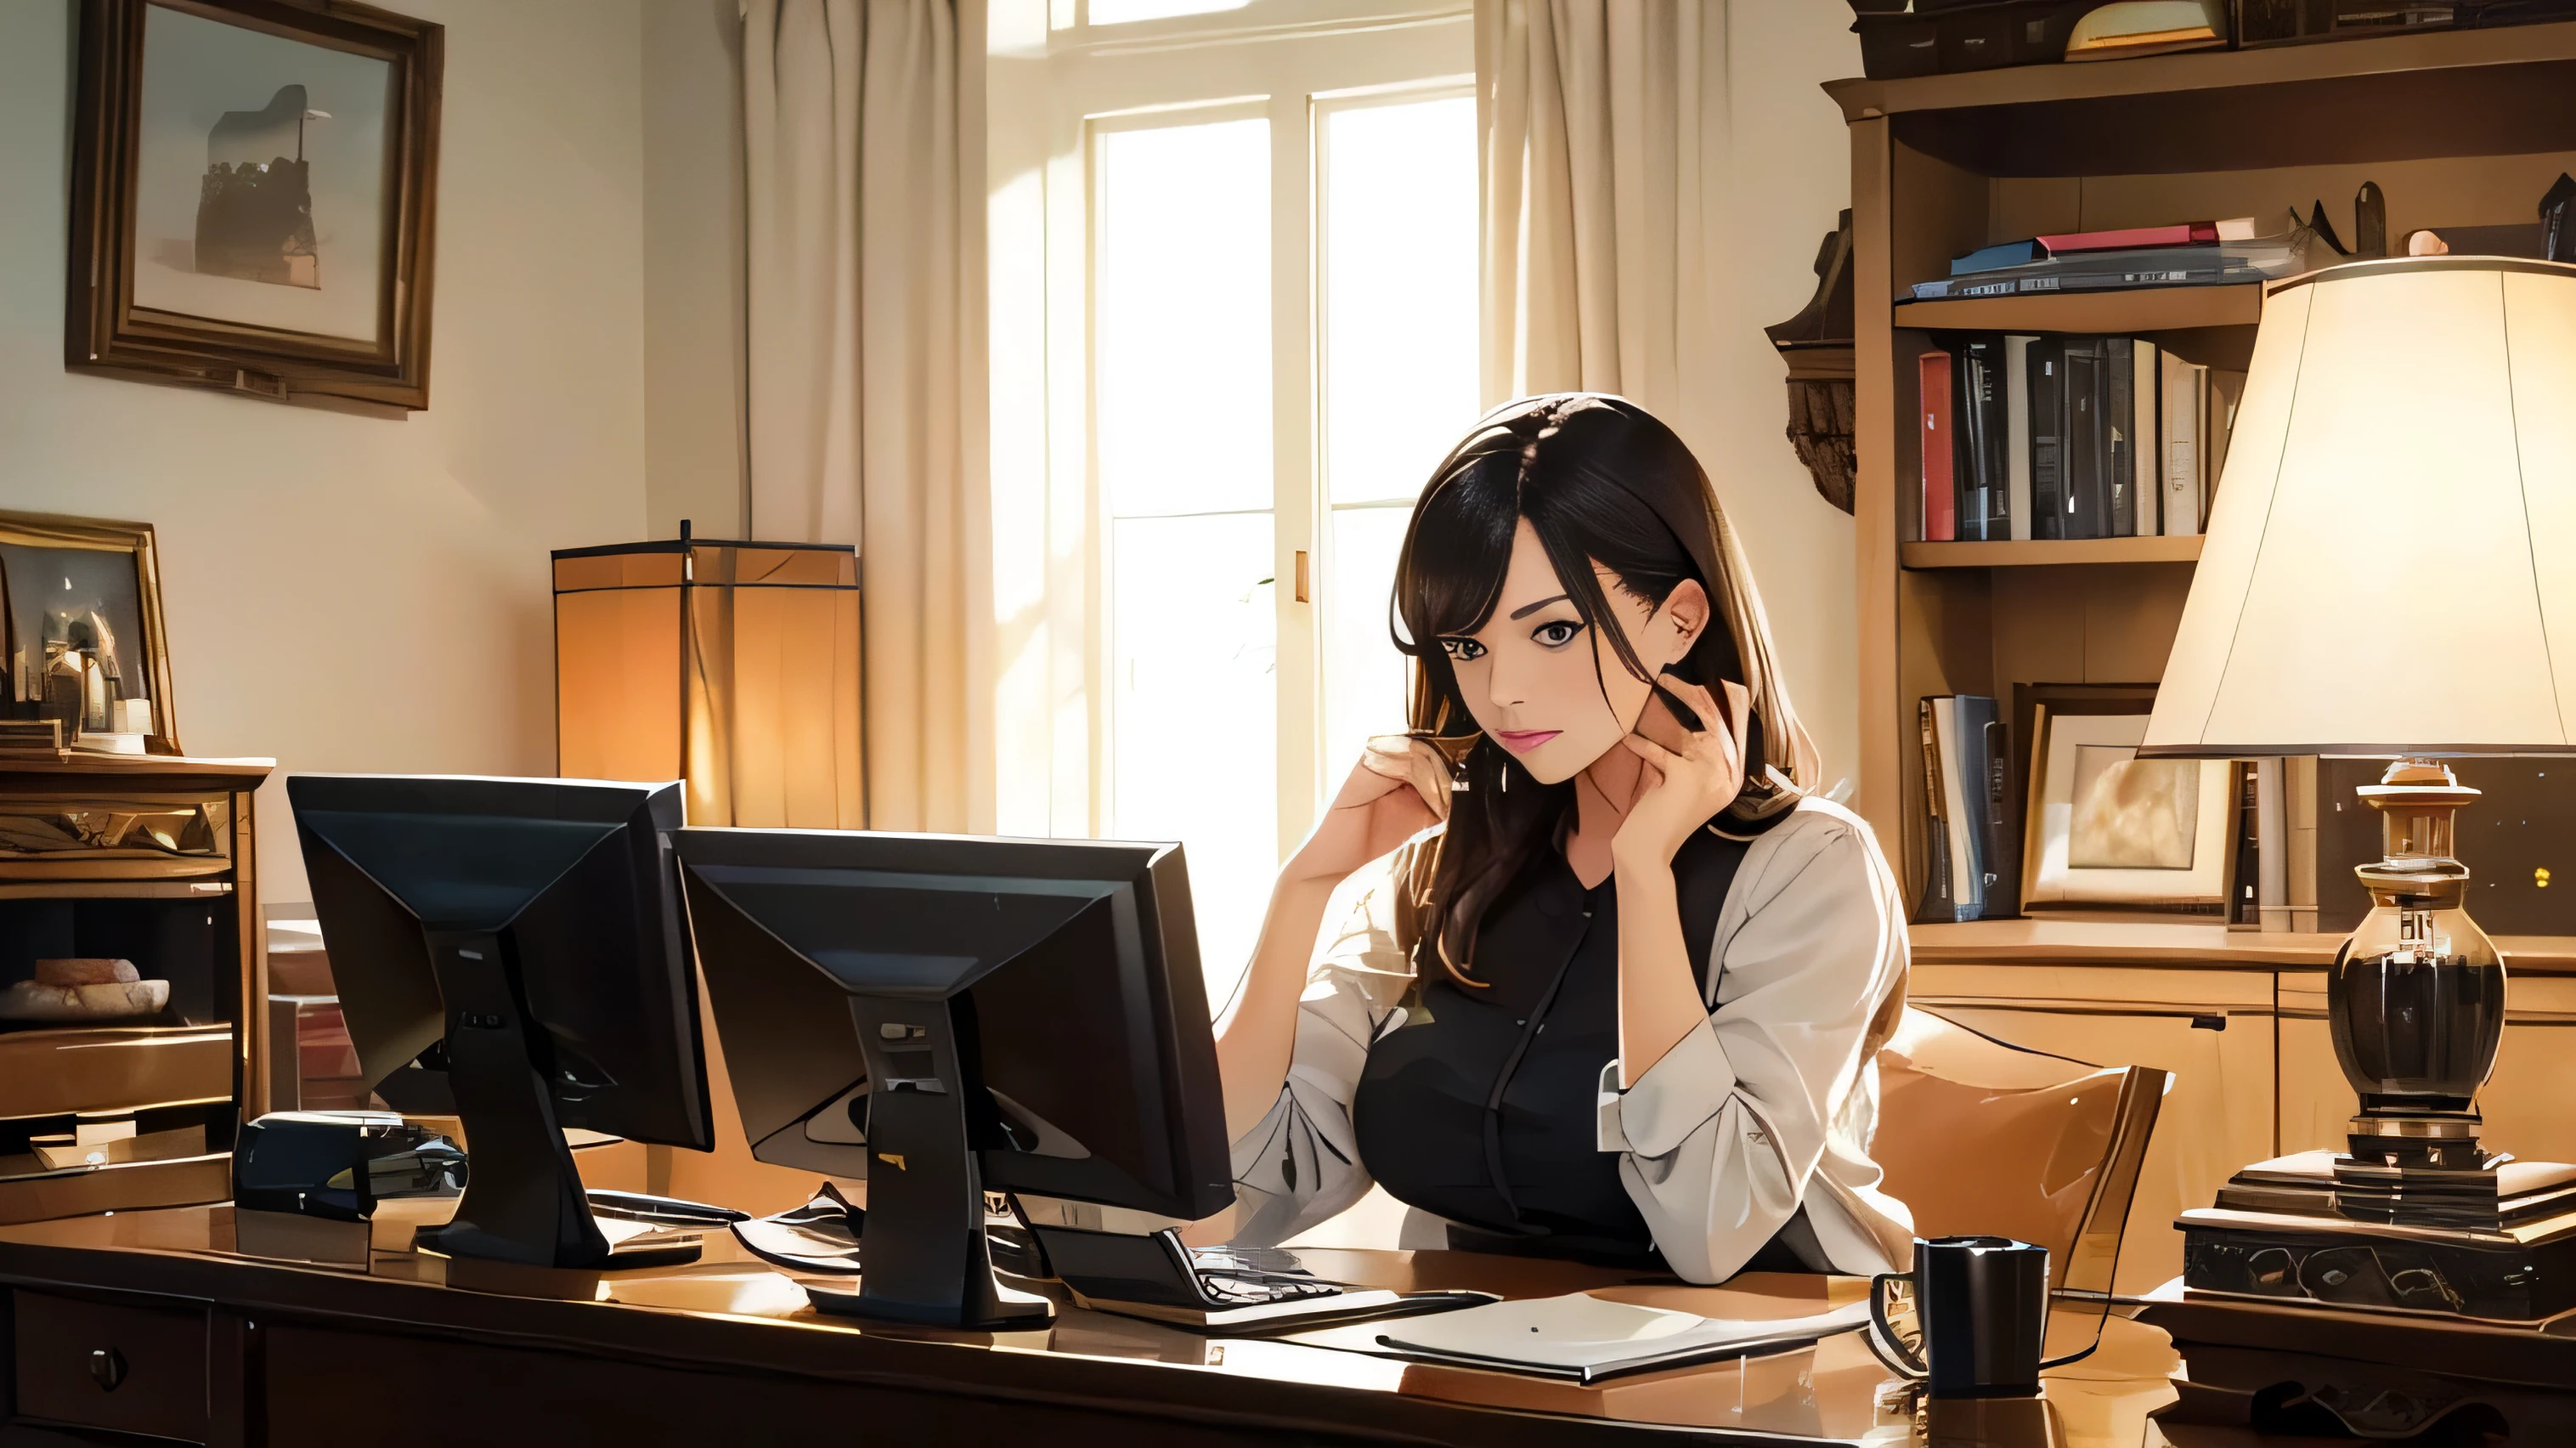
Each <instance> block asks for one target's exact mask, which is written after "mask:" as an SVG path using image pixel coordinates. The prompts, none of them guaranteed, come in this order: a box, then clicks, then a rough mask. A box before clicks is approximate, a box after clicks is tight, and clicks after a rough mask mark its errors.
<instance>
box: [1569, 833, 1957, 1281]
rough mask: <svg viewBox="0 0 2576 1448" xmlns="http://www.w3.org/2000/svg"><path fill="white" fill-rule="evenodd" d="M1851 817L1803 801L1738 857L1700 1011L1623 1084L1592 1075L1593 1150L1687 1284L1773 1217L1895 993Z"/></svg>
mask: <svg viewBox="0 0 2576 1448" xmlns="http://www.w3.org/2000/svg"><path fill="white" fill-rule="evenodd" d="M1864 828H1865V827H1864V826H1861V825H1860V824H1859V823H1858V822H1857V821H1856V820H1853V819H1852V818H1851V817H1850V816H1849V815H1847V814H1844V813H1843V812H1842V811H1840V810H1838V809H1833V808H1831V807H1824V808H1815V809H1809V808H1806V807H1802V808H1801V810H1800V812H1799V814H1798V815H1796V816H1793V817H1792V818H1791V819H1789V820H1787V821H1783V822H1782V823H1781V824H1780V825H1779V826H1777V827H1775V829H1774V831H1773V832H1772V833H1773V836H1774V838H1765V839H1764V840H1763V841H1761V844H1762V845H1766V846H1771V848H1757V849H1756V850H1754V851H1751V852H1748V854H1747V856H1746V859H1745V863H1744V874H1743V875H1742V876H1741V877H1739V878H1738V880H1737V881H1736V883H1735V886H1734V888H1733V889H1731V890H1730V891H1729V892H1728V900H1727V904H1726V907H1725V909H1724V911H1723V912H1722V913H1721V914H1720V916H1719V919H1718V928H1717V938H1716V941H1715V943H1714V945H1713V947H1712V949H1711V951H1710V955H1709V959H1710V962H1711V967H1710V972H1709V974H1710V977H1711V989H1710V997H1711V1000H1712V1005H1711V1009H1710V1014H1709V1017H1708V1019H1707V1020H1705V1021H1703V1022H1700V1023H1699V1024H1698V1025H1696V1026H1694V1027H1693V1028H1692V1030H1691V1032H1690V1034H1688V1035H1686V1036H1684V1037H1683V1038H1682V1039H1681V1041H1680V1042H1679V1043H1678V1044H1676V1045H1675V1046H1674V1047H1673V1048H1672V1049H1671V1050H1670V1051H1669V1052H1667V1053H1666V1054H1665V1055H1664V1057H1663V1058H1662V1059H1661V1060H1659V1061H1657V1062H1656V1063H1655V1064H1654V1065H1653V1066H1652V1067H1651V1068H1649V1069H1648V1070H1647V1071H1646V1073H1645V1074H1644V1075H1643V1076H1642V1077H1640V1078H1639V1079H1638V1080H1637V1083H1636V1084H1635V1085H1634V1086H1633V1087H1631V1088H1630V1089H1629V1090H1627V1091H1625V1092H1622V1091H1619V1090H1618V1089H1617V1085H1618V1080H1619V1075H1618V1063H1617V1062H1615V1061H1614V1062H1612V1063H1611V1064H1610V1066H1609V1067H1608V1068H1607V1069H1605V1070H1604V1071H1603V1072H1602V1075H1601V1090H1600V1096H1599V1129H1600V1141H1599V1145H1600V1147H1601V1149H1602V1150H1604V1151H1615V1152H1619V1153H1621V1160H1620V1164H1619V1175H1620V1179H1621V1180H1622V1181H1623V1182H1625V1183H1626V1185H1627V1188H1628V1194H1629V1196H1630V1197H1631V1198H1632V1199H1633V1200H1634V1201H1635V1202H1636V1204H1637V1208H1638V1210H1639V1211H1640V1212H1641V1213H1643V1214H1644V1216H1645V1218H1646V1222H1647V1225H1648V1226H1650V1227H1651V1228H1652V1229H1653V1231H1654V1235H1655V1245H1656V1246H1657V1247H1658V1248H1659V1249H1660V1250H1661V1251H1662V1253H1663V1256H1664V1260H1665V1262H1666V1263H1667V1264H1668V1265H1670V1266H1671V1268H1672V1269H1673V1270H1674V1271H1675V1272H1677V1273H1679V1274H1680V1275H1681V1276H1683V1277H1684V1278H1687V1279H1689V1280H1691V1281H1694V1282H1718V1281H1722V1280H1724V1279H1725V1278H1727V1277H1730V1276H1732V1275H1734V1273H1735V1272H1736V1271H1737V1270H1738V1269H1739V1268H1741V1267H1742V1266H1743V1265H1744V1263H1745V1261H1746V1260H1747V1259H1749V1258H1751V1257H1752V1255H1753V1254H1754V1253H1755V1252H1757V1251H1759V1250H1760V1249H1761V1248H1762V1246H1763V1244H1765V1243H1766V1242H1769V1241H1770V1240H1771V1238H1772V1236H1773V1235H1774V1234H1775V1233H1777V1232H1778V1231H1779V1230H1780V1228H1781V1227H1782V1226H1784V1225H1786V1224H1787V1223H1788V1221H1789V1219H1790V1218H1791V1217H1792V1216H1793V1215H1795V1214H1796V1213H1797V1211H1798V1208H1799V1206H1800V1205H1801V1203H1802V1202H1803V1201H1805V1200H1806V1198H1807V1195H1808V1189H1809V1186H1810V1183H1811V1181H1812V1180H1813V1178H1814V1177H1815V1175H1816V1172H1817V1169H1818V1164H1819V1162H1820V1161H1821V1160H1822V1159H1823V1158H1824V1157H1825V1155H1826V1153H1827V1150H1828V1147H1829V1145H1830V1144H1831V1143H1830V1142H1829V1137H1830V1136H1831V1134H1832V1132H1833V1130H1834V1129H1835V1127H1836V1124H1837V1123H1838V1122H1839V1121H1843V1120H1846V1119H1847V1117H1846V1113H1845V1112H1844V1109H1843V1108H1844V1104H1845V1102H1846V1101H1847V1100H1848V1099H1849V1098H1850V1097H1851V1096H1852V1094H1853V1093H1854V1092H1855V1091H1866V1090H1867V1089H1868V1083H1867V1082H1866V1081H1865V1079H1864V1075H1865V1073H1867V1072H1869V1071H1871V1070H1873V1069H1874V1063H1873V1061H1872V1059H1871V1054H1870V1053H1871V1051H1872V1050H1873V1049H1874V1047H1875V1045H1876V1043H1875V1042H1874V1041H1872V1040H1870V1039H1869V1037H1870V1034H1871V1027H1872V1024H1873V1022H1874V1021H1876V1020H1878V1019H1880V1018H1881V1016H1882V1007H1883V1006H1885V1005H1886V1003H1887V999H1888V996H1889V995H1890V993H1891V992H1895V991H1901V990H1902V989H1903V987H1904V979H1905V967H1906V950H1905V938H1904V925H1903V918H1904V917H1903V911H1902V909H1901V907H1900V906H1899V905H1898V904H1897V896H1896V887H1895V881H1894V879H1893V877H1892V876H1890V874H1889V872H1888V869H1887V865H1886V862H1885V861H1884V860H1883V859H1881V858H1880V857H1879V855H1878V852H1877V850H1876V848H1875V847H1874V846H1873V845H1872V843H1871V842H1870V840H1869V838H1868V837H1867V836H1866V835H1865V834H1863V833H1862V832H1861V831H1862V830H1863V829H1864ZM1866 1145H1867V1143H1866V1142H1863V1143H1860V1147H1861V1149H1862V1150H1864V1151H1865V1149H1866ZM1864 1160H1865V1158H1864ZM1873 1175H1874V1174H1873ZM1835 1265H1837V1266H1841V1267H1843V1268H1844V1270H1853V1268H1852V1266H1849V1265H1846V1264H1842V1263H1836V1264H1835ZM1863 1265H1865V1264H1863Z"/></svg>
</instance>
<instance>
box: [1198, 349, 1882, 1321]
mask: <svg viewBox="0 0 2576 1448" xmlns="http://www.w3.org/2000/svg"><path fill="white" fill-rule="evenodd" d="M1394 613H1395V616H1396V622H1397V624H1398V626H1399V631H1398V636H1397V647H1398V648H1400V649H1402V650H1403V651H1404V652H1406V653H1407V654H1410V655H1411V656H1412V657H1413V658H1414V659H1415V661H1416V664H1417V669H1416V675H1417V687H1416V690H1415V696H1414V699H1413V706H1412V721H1411V722H1412V725H1413V738H1412V740H1410V741H1406V740H1389V741H1379V742H1378V743H1376V744H1373V745H1372V747H1371V749H1370V751H1369V754H1368V756H1367V757H1366V758H1364V759H1363V760H1362V762H1361V764H1360V765H1359V767H1357V768H1355V769H1354V770H1353V771H1352V772H1351V775H1350V778H1349V779H1348V780H1347V781H1346V782H1345V783H1344V784H1343V786H1342V789H1341V792H1340V794H1339V795H1338V796H1337V797H1336V798H1335V799H1334V801H1333V804H1332V807H1331V809H1330V810H1328V811H1327V812H1326V815H1325V817H1324V819H1323V821H1322V822H1321V823H1319V824H1318V825H1317V826H1316V828H1315V831H1314V833H1313V834H1312V835H1311V836H1309V837H1308V839H1307V840H1306V842H1305V843H1304V844H1303V845H1302V846H1301V847H1300V848H1299V849H1298V851H1297V853H1296V854H1295V856H1294V857H1292V858H1291V859H1290V860H1289V862H1288V863H1287V865H1286V866H1285V867H1283V868H1282V869H1281V871H1280V873H1279V878H1278V881H1277V884H1276V885H1275V887H1274V889H1273V892H1272V897H1271V906H1270V912H1269V916H1268V918H1267V919H1266V920H1265V921H1264V923H1263V928H1262V936H1261V940H1260V944H1259V946H1258V948H1257V949H1256V951H1255V955H1254V960H1253V964H1252V968H1251V971H1250V973H1249V974H1248V976H1247V978H1246V980H1245V983H1244V986H1243V989H1242V992H1241V994H1240V996H1239V997H1238V998H1237V1000H1236V1001H1235V1002H1234V1004H1233V1007H1232V1009H1231V1010H1230V1011H1229V1012H1228V1013H1227V1015H1226V1017H1225V1019H1224V1020H1223V1022H1221V1024H1220V1026H1219V1029H1218V1038H1217V1052H1218V1058H1219V1062H1220V1065H1221V1068H1222V1072H1223V1077H1224V1083H1225V1096H1226V1107H1227V1129H1228V1133H1229V1135H1230V1136H1231V1137H1232V1139H1233V1140H1234V1142H1235V1147H1234V1166H1235V1176H1236V1178H1237V1181H1236V1192H1237V1199H1238V1200H1237V1218H1238V1219H1237V1222H1236V1234H1237V1235H1236V1240H1237V1241H1238V1242H1242V1243H1246V1244H1266V1243H1273V1242H1278V1241H1281V1240H1285V1239H1287V1238H1289V1237H1291V1236H1293V1234H1295V1233H1296V1232H1299V1231H1302V1230H1304V1229H1306V1228H1308V1227H1310V1226H1312V1225H1314V1224H1315V1223H1318V1222H1321V1221H1322V1220H1324V1219H1325V1218H1327V1217H1330V1216H1331V1215H1333V1214H1334V1213H1336V1212H1339V1211H1341V1210H1342V1209H1343V1208H1345V1207H1347V1206H1349V1205H1350V1204H1351V1203H1352V1202H1354V1201H1356V1200H1358V1198H1359V1197H1360V1196H1361V1195H1362V1194H1363V1193H1365V1192H1366V1191H1367V1190H1368V1187H1369V1183H1370V1182H1371V1180H1375V1181H1377V1182H1379V1183H1381V1184H1383V1185H1384V1186H1385V1187H1386V1189H1387V1190H1388V1192H1389V1193H1390V1194H1391V1195H1393V1196H1395V1197H1396V1198H1397V1199H1399V1200H1401V1201H1403V1202H1405V1203H1407V1204H1408V1205H1410V1206H1412V1207H1414V1208H1416V1209H1418V1210H1419V1211H1420V1212H1423V1213H1427V1214H1429V1215H1430V1216H1431V1217H1433V1218H1437V1219H1440V1220H1441V1221H1442V1222H1444V1223H1445V1224H1446V1232H1447V1240H1448V1242H1449V1243H1450V1244H1451V1245H1454V1246H1461V1247H1472V1248H1475V1249H1477V1250H1486V1251H1496V1250H1499V1251H1518V1252H1531V1253H1539V1254H1544V1255H1556V1256H1569V1257H1577V1258H1583V1259H1586V1260H1594V1261H1603V1262H1612V1263H1625V1264H1633V1265H1638V1266H1653V1265H1657V1264H1661V1265H1663V1266H1666V1267H1668V1268H1669V1269H1670V1270H1672V1271H1674V1272H1676V1273H1678V1274H1680V1275H1681V1276H1683V1277H1685V1278H1688V1279H1690V1280H1692V1281H1695V1282H1715V1281H1719V1280H1722V1279H1724V1278H1726V1277H1729V1276H1732V1275H1733V1274H1735V1273H1736V1272H1738V1271H1740V1270H1743V1269H1745V1268H1747V1267H1761V1268H1770V1269H1774V1270H1810V1271H1840V1272H1852V1273H1862V1272H1882V1271H1890V1270H1895V1268H1896V1267H1897V1266H1898V1265H1899V1264H1901V1263H1903V1262H1905V1261H1906V1260H1907V1259H1908V1255H1909V1253H1910V1250H1911V1248H1910V1241H1911V1226H1910V1221H1909V1218H1908V1214H1907V1213H1906V1210H1905V1208H1904V1206H1903V1204H1901V1203H1899V1202H1896V1201H1893V1200H1892V1199H1889V1198H1887V1197H1885V1196H1882V1195H1880V1194H1879V1193H1878V1192H1877V1191H1876V1190H1875V1188H1876V1185H1877V1182H1878V1175H1879V1174H1878V1168H1877V1167H1876V1166H1875V1165H1873V1164H1872V1163H1871V1161H1870V1159H1869V1154H1868V1153H1869V1144H1870V1136H1871V1132H1872V1130H1873V1128H1874V1126H1875V1123H1876V1118H1877V1074H1876V1069H1875V1065H1874V1057H1875V1054H1876V1052H1877V1050H1878V1047H1879V1046H1880V1045H1881V1044H1882V1043H1883V1042H1884V1041H1885V1040H1886V1038H1887V1036H1888V1034H1889V1033H1890V1032H1891V1031H1893V1029H1894V1027H1895V1022H1896V1017H1897V1015H1898V1012H1899V1011H1900V1010H1901V1008H1902V1006H1903V1004H1904V995H1905V971H1906V947H1905V932H1904V926H1903V924H1902V923H1901V922H1902V920H1903V911H1902V908H1901V906H1900V905H1899V903H1898V900H1897V894H1896V887H1895V882H1894V880H1893V878H1892V877H1891V876H1890V875H1889V872H1888V869H1887V865H1886V862H1885V861H1884V860H1883V859H1882V858H1881V857H1880V855H1879V852H1878V848H1877V845H1876V844H1875V842H1874V841H1873V840H1872V838H1871V835H1870V833H1869V830H1868V828H1867V827H1866V826H1864V825H1863V824H1861V823H1860V821H1859V820H1857V819H1856V818H1854V817H1853V816H1852V815H1851V814H1849V813H1848V812H1846V811H1844V810H1843V809H1841V808H1839V807H1838V806H1836V805H1834V804H1831V803H1829V802H1827V801H1825V800H1823V799H1820V798H1818V797H1816V796H1814V795H1811V794H1808V793H1807V792H1806V791H1807V790H1808V789H1809V788H1811V787H1812V786H1813V784H1814V782H1815V773H1816V770H1817V762H1816V757H1815V751H1814V746H1813V745H1812V744H1810V743H1809V742H1808V740H1807V737H1806V734H1805V732H1804V730H1803V729H1801V728H1800V726H1799V724H1798V720H1797V716H1796V714H1795V712H1794V711H1793V710H1792V709H1791V707H1790V704H1789V699H1788V696H1787V694H1786V692H1785V690H1784V689H1783V687H1782V685H1781V681H1780V679H1779V677H1778V673H1777V670H1776V668H1775V667H1774V665H1773V663H1772V660H1771V645H1770V639H1769V634H1768V625H1767V624H1766V623H1765V621H1764V618H1763V614H1762V607H1761V603H1760V600H1759V599H1758V597H1757V596H1756V595H1755V593H1754V590H1753V581H1752V578H1751V577H1750V576H1749V574H1748V573H1747V572H1746V570H1745V566H1744V561H1743V558H1742V556H1741V555H1740V553H1739V552H1738V550H1737V549H1736V547H1735V543H1734V539H1733V536H1732V534H1731V533H1730V532H1729V530H1728V529H1727V527H1726V524H1725V521H1724V519H1723V518H1722V517H1721V516H1720V515H1719V513H1718V510H1717V504H1716V500H1715V497H1714V495H1713V494H1712V493H1711V492H1710V490H1709V486H1708V480H1707V478H1706V476H1705V475H1704V474H1703V473H1702V472H1701V471H1700V468H1699V465H1698V464H1697V462H1695V461H1694V460H1693V459H1692V457H1691V454H1690V450H1689V449H1688V448H1687V447H1685V446H1684V445H1683V443H1682V441H1681V439H1680V438H1678V437H1676V436H1674V434H1673V433H1672V431H1671V430H1670V429H1668V428H1666V427H1665V426H1664V425H1663V424H1662V423H1660V422H1658V421H1656V420H1655V419H1654V418H1653V417H1651V416H1649V415H1648V414H1647V413H1646V412H1645V411H1644V410H1643V409H1641V408H1639V407H1637V406H1636V405H1634V404H1633V403H1629V402H1626V401H1623V400H1621V399H1618V398H1614V397H1604V396H1597V395H1590V394H1569V395H1561V396H1555V397H1543V398H1534V399H1530V400H1526V401H1522V402H1517V403H1512V404H1510V405H1508V406H1506V407H1503V408H1501V409H1499V410H1497V411H1496V412H1494V413H1492V414H1490V415H1488V416H1487V417H1486V418H1485V419H1484V420H1483V421H1481V422H1480V423H1478V424H1477V426H1476V428H1475V430H1474V432H1472V433H1471V434H1470V435H1469V436H1468V438H1467V440H1466V441H1465V442H1463V443H1461V444H1459V446H1458V447H1457V449H1456V450H1455V451H1453V452H1452V453H1451V454H1450V455H1449V457H1448V459H1447V460H1446V461H1445V462H1443V463H1442V464H1441V466H1440V469H1439V471H1438V472H1437V473H1436V474H1435V475H1434V476H1433V478H1432V480H1431V483H1430V486H1429V487H1427V488H1426V489H1425V490H1424V492H1423V495H1422V500H1421V501H1420V502H1419V503H1418V504H1416V505H1415V508H1414V513H1413V520H1412V523H1411V526H1410V527H1409V529H1408V530H1407V532H1406V535H1405V541H1404V551H1403V553H1402V555H1401V557H1400V558H1399V560H1398V563H1397V568H1396V582H1395V601H1394ZM1452 760H1455V761H1456V763H1454V764H1452V763H1451V762H1450V761H1452ZM1435 824H1437V825H1439V828H1438V829H1437V830H1433V829H1432V828H1431V827H1432V826H1434V825H1435ZM1390 854H1393V855H1394V859H1393V861H1392V864H1391V869H1390V874H1389V877H1388V880H1387V881H1386V883H1385V884H1384V885H1382V886H1381V887H1380V888H1378V889H1376V890H1374V891H1372V892H1371V893H1370V894H1369V896H1368V898H1367V899H1366V900H1365V901H1364V903H1363V904H1362V906H1361V907H1360V910H1359V911H1358V913H1357V916H1356V918H1355V921H1354V924H1353V926H1352V927H1351V928H1350V929H1349V930H1347V931H1346V932H1345V933H1344V934H1343V936H1342V937H1341V939H1340V940H1339V941H1338V942H1337V943H1336V944H1335V945H1334V946H1333V947H1332V948H1331V949H1330V950H1328V951H1326V952H1325V954H1324V956H1323V958H1322V960H1321V962H1320V964H1318V965H1317V966H1316V967H1315V968H1314V969H1313V971H1312V972H1311V973H1310V972H1309V970H1308V968H1307V966H1308V959H1309V956H1310V953H1311V950H1312V946H1313V943H1314V941H1315V938H1316V932H1317V929H1318V927H1319V926H1320V924H1321V923H1322V916H1323V911H1324V907H1325V902H1326V900H1327V898H1328V897H1329V896H1331V895H1332V893H1333V892H1334V890H1335V888H1336V887H1337V886H1339V885H1340V884H1341V883H1342V882H1343V881H1344V880H1345V879H1347V878H1348V877H1350V876H1351V875H1353V874H1355V873H1356V872H1358V871H1359V870H1361V869H1362V868H1363V867H1365V866H1368V865H1370V864H1371V863H1372V862H1374V861H1378V860H1380V859H1382V858H1384V857H1386V856H1388V855H1390Z"/></svg>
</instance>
